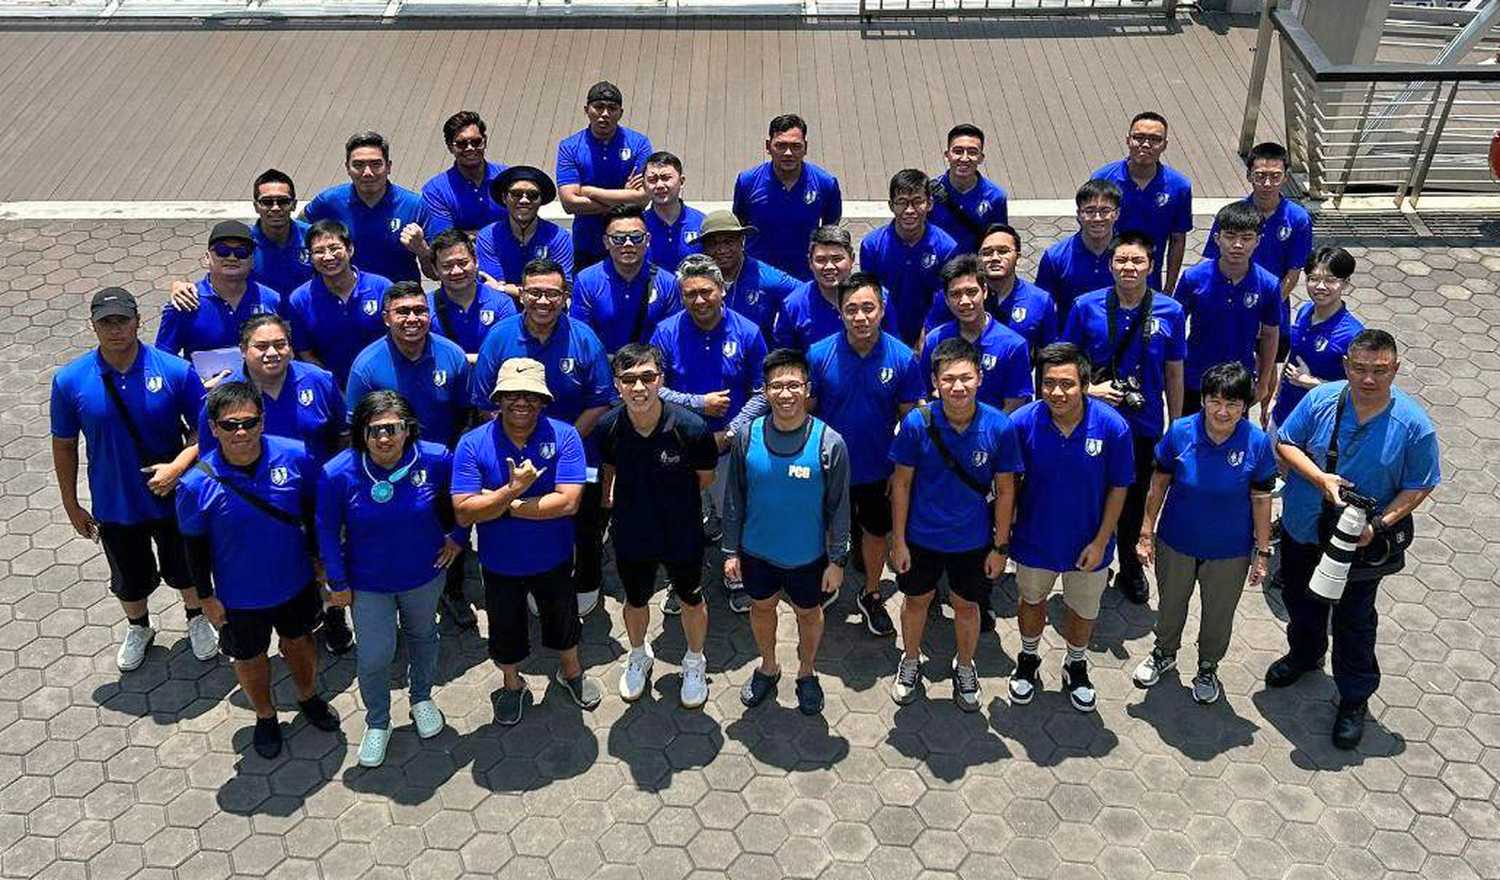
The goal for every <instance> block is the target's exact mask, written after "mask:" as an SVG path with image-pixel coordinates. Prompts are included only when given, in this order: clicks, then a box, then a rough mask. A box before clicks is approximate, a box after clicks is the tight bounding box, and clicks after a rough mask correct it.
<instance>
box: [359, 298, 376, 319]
mask: <svg viewBox="0 0 1500 880" xmlns="http://www.w3.org/2000/svg"><path fill="white" fill-rule="evenodd" d="M360 308H362V309H363V310H364V313H365V314H367V315H370V316H371V317H374V316H375V315H377V314H379V313H380V303H378V302H376V301H375V300H373V299H367V300H365V302H364V305H363V306H361V307H360Z"/></svg>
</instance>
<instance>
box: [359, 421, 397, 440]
mask: <svg viewBox="0 0 1500 880" xmlns="http://www.w3.org/2000/svg"><path fill="white" fill-rule="evenodd" d="M405 433H406V423H405V422H382V423H380V424H378V425H365V437H366V438H368V439H370V440H378V439H380V438H381V437H395V436H398V435H400V434H405Z"/></svg>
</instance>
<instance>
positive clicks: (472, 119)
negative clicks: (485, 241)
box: [422, 110, 505, 243]
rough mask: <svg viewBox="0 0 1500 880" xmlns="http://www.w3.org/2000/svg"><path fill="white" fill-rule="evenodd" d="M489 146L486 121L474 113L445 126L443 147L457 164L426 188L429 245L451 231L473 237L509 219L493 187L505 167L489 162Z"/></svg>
mask: <svg viewBox="0 0 1500 880" xmlns="http://www.w3.org/2000/svg"><path fill="white" fill-rule="evenodd" d="M488 144H489V139H488V130H487V128H486V127H485V124H484V120H483V119H481V118H479V114H478V113H475V112H474V111H473V110H460V111H458V112H457V113H455V114H453V115H452V116H450V117H448V120H447V121H446V122H444V123H443V145H444V146H446V147H447V148H448V152H449V153H451V154H452V155H453V164H452V165H451V166H450V167H449V168H448V169H447V170H445V171H443V172H441V173H440V174H437V175H434V176H433V177H432V179H430V180H428V181H427V182H426V183H424V184H422V202H423V203H424V204H425V205H426V206H427V214H428V218H429V219H428V222H427V225H426V226H425V227H424V231H425V232H426V234H427V240H428V242H429V243H430V242H431V241H432V239H433V237H434V236H437V235H440V234H442V233H444V232H447V231H448V230H449V229H462V230H463V231H465V232H468V233H471V234H472V233H475V232H478V231H479V230H481V229H483V228H484V227H486V226H488V225H490V224H491V223H495V222H498V221H500V220H504V219H505V208H504V207H502V206H501V205H500V203H499V202H497V201H495V199H494V197H493V196H491V195H490V185H491V184H493V183H494V182H495V178H496V177H499V176H500V173H501V172H502V171H504V170H505V166H504V165H500V164H498V163H495V162H491V161H489V160H488V159H486V158H485V153H484V149H485V147H486V146H487V145H488Z"/></svg>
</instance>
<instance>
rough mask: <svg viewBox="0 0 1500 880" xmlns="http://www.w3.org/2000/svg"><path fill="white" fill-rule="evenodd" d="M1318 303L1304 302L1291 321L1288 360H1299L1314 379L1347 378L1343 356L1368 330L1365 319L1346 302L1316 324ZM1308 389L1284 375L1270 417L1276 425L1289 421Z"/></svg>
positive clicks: (1326, 380) (1330, 380)
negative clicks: (1356, 314)
mask: <svg viewBox="0 0 1500 880" xmlns="http://www.w3.org/2000/svg"><path fill="white" fill-rule="evenodd" d="M1316 308H1317V307H1316V305H1315V304H1313V303H1311V302H1306V303H1303V304H1302V307H1301V308H1300V309H1298V310H1297V320H1295V321H1293V322H1292V338H1291V345H1292V347H1291V353H1290V354H1288V355H1287V359H1288V360H1300V361H1301V362H1302V365H1303V366H1305V367H1306V368H1307V371H1308V372H1309V373H1311V374H1312V375H1313V376H1314V377H1315V378H1318V379H1321V380H1322V381H1324V382H1332V381H1336V380H1338V379H1342V378H1344V355H1346V354H1348V353H1349V343H1351V342H1353V341H1354V337H1356V336H1358V335H1359V332H1360V331H1361V330H1363V329H1365V325H1364V322H1362V321H1360V320H1359V319H1358V318H1356V317H1354V313H1353V312H1351V311H1349V307H1348V306H1347V305H1342V306H1339V310H1338V311H1337V312H1334V313H1333V314H1332V315H1329V316H1328V317H1327V318H1325V319H1323V320H1322V321H1319V322H1317V323H1313V313H1314V312H1315V311H1316ZM1307 391H1308V389H1306V388H1303V387H1301V386H1298V385H1293V384H1292V383H1290V382H1288V381H1287V380H1286V378H1285V377H1283V378H1282V380H1281V387H1280V388H1279V389H1278V390H1277V392H1276V406H1275V408H1274V409H1273V410H1272V411H1271V418H1273V419H1275V420H1276V424H1278V425H1279V424H1281V423H1282V422H1285V421H1286V417H1287V416H1289V415H1291V414H1292V410H1293V409H1294V408H1295V407H1296V406H1297V404H1298V403H1300V402H1301V400H1302V398H1304V397H1306V396H1307Z"/></svg>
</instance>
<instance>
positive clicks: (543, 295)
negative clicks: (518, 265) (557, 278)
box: [521, 287, 568, 302]
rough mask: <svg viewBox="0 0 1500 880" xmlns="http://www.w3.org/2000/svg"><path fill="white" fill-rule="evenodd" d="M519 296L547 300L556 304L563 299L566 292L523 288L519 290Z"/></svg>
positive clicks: (541, 288) (540, 288)
mask: <svg viewBox="0 0 1500 880" xmlns="http://www.w3.org/2000/svg"><path fill="white" fill-rule="evenodd" d="M521 295H522V296H529V297H531V298H532V299H542V300H547V301H548V302H556V301H558V300H560V299H565V298H566V297H567V295H568V294H567V291H563V290H550V289H548V288H545V287H525V288H522V289H521Z"/></svg>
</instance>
